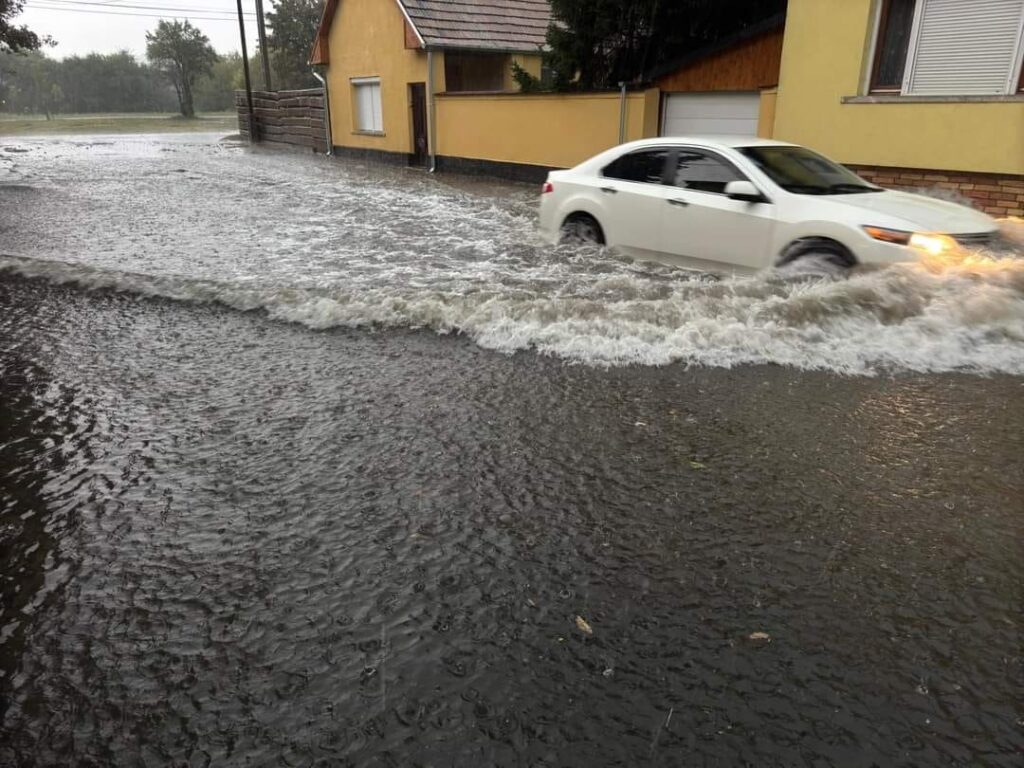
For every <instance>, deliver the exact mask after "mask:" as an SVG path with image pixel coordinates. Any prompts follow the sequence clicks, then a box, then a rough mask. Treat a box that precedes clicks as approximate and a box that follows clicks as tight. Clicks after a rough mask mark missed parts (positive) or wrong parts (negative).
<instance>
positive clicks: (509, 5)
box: [399, 0, 551, 52]
mask: <svg viewBox="0 0 1024 768" xmlns="http://www.w3.org/2000/svg"><path fill="white" fill-rule="evenodd" d="M399 2H400V3H401V4H402V7H403V8H404V9H405V12H406V14H407V15H408V17H409V21H411V22H412V24H413V26H414V27H415V28H416V31H417V32H418V33H419V35H420V38H421V39H422V40H423V42H424V43H426V45H427V47H429V48H472V49H477V50H489V51H523V52H527V51H528V52H536V51H538V50H539V49H541V48H542V47H544V45H545V41H546V36H547V31H548V25H549V24H550V23H551V6H550V5H549V4H548V0H399Z"/></svg>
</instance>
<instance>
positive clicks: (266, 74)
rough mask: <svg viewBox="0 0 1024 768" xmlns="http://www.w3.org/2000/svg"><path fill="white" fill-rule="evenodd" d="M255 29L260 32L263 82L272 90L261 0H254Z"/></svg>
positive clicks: (265, 27)
mask: <svg viewBox="0 0 1024 768" xmlns="http://www.w3.org/2000/svg"><path fill="white" fill-rule="evenodd" d="M256 29H257V30H258V31H259V33H260V59H261V60H262V61H263V84H264V85H265V86H266V88H267V90H268V91H272V90H274V86H272V85H271V84H270V51H268V50H267V25H266V23H265V22H264V21H263V0H256Z"/></svg>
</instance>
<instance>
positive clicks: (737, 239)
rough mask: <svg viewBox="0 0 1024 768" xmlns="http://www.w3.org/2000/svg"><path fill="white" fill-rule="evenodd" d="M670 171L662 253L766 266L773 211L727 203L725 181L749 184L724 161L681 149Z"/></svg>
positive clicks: (766, 205)
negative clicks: (669, 192)
mask: <svg viewBox="0 0 1024 768" xmlns="http://www.w3.org/2000/svg"><path fill="white" fill-rule="evenodd" d="M674 165H675V167H674V168H672V169H670V173H669V176H670V178H669V183H670V184H671V187H669V189H671V190H672V194H670V195H668V197H667V199H666V200H665V203H666V207H665V209H666V212H665V217H664V219H663V220H662V221H663V223H662V243H663V248H664V250H665V251H666V252H667V253H672V254H675V255H678V256H684V257H687V258H690V259H698V260H701V261H708V262H720V263H724V264H733V265H735V266H739V267H742V268H746V269H763V268H764V267H766V266H768V262H769V255H770V248H771V245H770V244H771V241H772V235H773V232H774V229H775V206H774V205H772V204H771V203H769V202H764V203H751V202H746V201H743V200H732V199H730V198H729V197H727V196H726V194H725V186H726V184H728V183H729V182H730V181H750V179H749V178H747V176H745V175H744V174H743V173H742V172H741V171H740V170H739V169H738V168H737V167H736V166H735V165H733V164H732V163H731V162H730V161H729V160H728V159H726V158H725V157H724V156H722V155H720V154H718V153H717V152H713V151H711V150H708V149H700V148H696V147H680V148H679V153H678V155H677V156H676V158H675V164H674Z"/></svg>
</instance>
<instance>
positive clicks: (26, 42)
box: [0, 0, 49, 53]
mask: <svg viewBox="0 0 1024 768" xmlns="http://www.w3.org/2000/svg"><path fill="white" fill-rule="evenodd" d="M24 6H25V0H0V53H4V52H7V51H15V52H17V51H35V50H38V49H39V47H40V46H41V45H43V44H44V43H47V42H49V40H48V39H47V38H41V37H39V35H37V34H36V33H35V32H33V31H32V30H31V29H29V28H28V27H26V26H20V27H16V26H14V24H12V23H11V19H13V18H14V17H15V16H17V15H18V14H19V13H21V9H22V8H24Z"/></svg>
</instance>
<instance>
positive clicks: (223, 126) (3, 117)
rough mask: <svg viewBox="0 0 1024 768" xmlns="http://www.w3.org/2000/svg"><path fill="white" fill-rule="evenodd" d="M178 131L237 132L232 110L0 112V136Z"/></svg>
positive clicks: (236, 121)
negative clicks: (49, 115)
mask: <svg viewBox="0 0 1024 768" xmlns="http://www.w3.org/2000/svg"><path fill="white" fill-rule="evenodd" d="M172 131H173V132H179V131H223V132H224V133H237V132H238V118H237V117H236V115H235V113H234V112H223V113H211V114H204V115H200V116H199V117H197V118H195V119H194V120H186V119H185V118H183V117H181V115H169V114H166V113H145V112H143V113H134V114H96V115H54V116H53V119H52V120H47V119H46V116H45V115H8V114H0V136H38V135H43V134H47V133H168V132H172Z"/></svg>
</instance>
